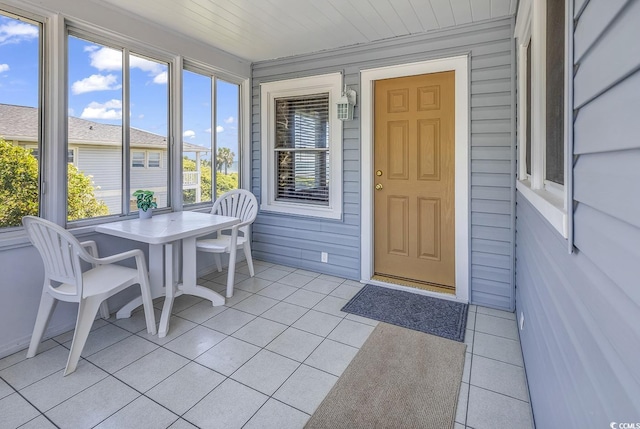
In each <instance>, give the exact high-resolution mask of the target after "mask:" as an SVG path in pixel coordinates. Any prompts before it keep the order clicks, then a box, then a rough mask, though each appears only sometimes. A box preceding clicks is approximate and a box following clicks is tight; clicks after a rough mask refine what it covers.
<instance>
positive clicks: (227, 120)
mask: <svg viewBox="0 0 640 429" xmlns="http://www.w3.org/2000/svg"><path fill="white" fill-rule="evenodd" d="M233 121H235V119H234V117H233V116H229V117H228V118H227V119H225V120H224V123H225V124H233Z"/></svg>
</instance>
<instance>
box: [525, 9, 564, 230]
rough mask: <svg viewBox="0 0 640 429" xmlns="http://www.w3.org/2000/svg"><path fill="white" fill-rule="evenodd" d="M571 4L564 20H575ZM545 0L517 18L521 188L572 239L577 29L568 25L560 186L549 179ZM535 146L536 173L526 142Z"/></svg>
mask: <svg viewBox="0 0 640 429" xmlns="http://www.w3.org/2000/svg"><path fill="white" fill-rule="evenodd" d="M569 3H571V2H570V1H569V2H565V5H566V6H565V8H566V10H565V23H568V22H569V20H571V19H572V18H571V17H572V11H571V8H570V6H569V5H568V4H569ZM546 9H547V6H546V2H544V1H542V2H539V1H532V0H522V1H521V2H520V6H519V7H518V16H517V20H516V26H515V31H514V37H515V38H516V39H517V56H518V109H517V115H518V140H519V144H518V180H517V182H516V188H517V190H518V191H519V192H520V193H521V194H522V196H523V197H524V198H526V199H527V200H528V201H529V202H530V203H531V204H532V205H533V206H534V207H535V208H536V209H537V210H538V211H539V212H540V213H541V214H542V215H543V216H544V217H545V218H546V219H547V220H548V221H549V222H550V223H551V225H553V227H554V228H555V229H556V230H557V231H558V232H559V233H560V234H562V236H563V237H565V238H567V237H568V229H569V226H568V217H567V205H568V202H569V201H570V199H569V194H568V193H569V191H570V186H569V185H568V183H569V177H568V176H569V175H570V168H571V164H570V162H569V161H570V157H571V155H570V154H569V153H568V152H569V150H568V148H569V144H568V141H569V136H570V135H571V130H570V129H571V127H572V121H571V120H570V119H569V118H571V115H572V112H571V109H572V105H571V103H570V99H571V79H570V74H569V70H571V69H572V67H571V64H572V63H573V61H572V54H571V45H572V43H571V40H572V37H573V35H572V31H570V26H569V25H567V24H565V85H564V86H565V89H564V91H565V97H564V98H565V134H564V147H565V163H564V183H565V185H560V184H558V183H553V182H550V181H547V180H546V179H545V171H546V170H545V162H546V92H545V88H546V27H547V10H546ZM531 41H533V49H532V51H531V61H532V64H531V67H530V70H531V104H530V105H531V134H530V135H531V142H527V141H526V135H527V129H526V127H527V121H526V118H527V99H526V94H527V91H526V89H527V88H526V85H527V49H528V47H529V43H530V42H531ZM529 144H530V145H531V174H530V175H529V174H528V173H527V166H526V153H527V145H529Z"/></svg>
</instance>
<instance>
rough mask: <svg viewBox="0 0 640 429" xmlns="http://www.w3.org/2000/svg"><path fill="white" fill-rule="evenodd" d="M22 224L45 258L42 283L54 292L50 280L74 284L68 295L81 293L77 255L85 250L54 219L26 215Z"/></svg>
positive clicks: (80, 268)
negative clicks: (51, 220) (73, 289)
mask: <svg viewBox="0 0 640 429" xmlns="http://www.w3.org/2000/svg"><path fill="white" fill-rule="evenodd" d="M22 224H23V225H24V227H25V229H26V230H27V234H28V235H29V240H30V241H31V243H33V245H34V247H35V248H36V249H37V250H38V252H39V253H40V256H41V257H42V261H43V262H44V270H45V283H46V284H47V286H49V288H50V289H51V290H52V291H53V292H56V293H60V291H56V289H55V286H54V285H52V284H51V281H54V282H59V283H67V284H71V285H75V287H76V288H75V291H65V292H64V293H63V294H64V295H68V296H73V295H77V296H78V297H80V296H82V266H81V264H80V255H84V254H85V253H86V251H85V250H84V249H83V248H82V246H81V245H80V243H79V242H78V240H77V239H76V238H75V237H74V236H73V234H71V233H70V232H69V231H67V230H66V229H64V228H62V227H61V226H59V225H56V224H55V223H53V222H50V221H48V220H45V219H41V218H39V217H35V216H25V217H23V218H22Z"/></svg>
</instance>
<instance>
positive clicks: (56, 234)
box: [22, 216, 156, 375]
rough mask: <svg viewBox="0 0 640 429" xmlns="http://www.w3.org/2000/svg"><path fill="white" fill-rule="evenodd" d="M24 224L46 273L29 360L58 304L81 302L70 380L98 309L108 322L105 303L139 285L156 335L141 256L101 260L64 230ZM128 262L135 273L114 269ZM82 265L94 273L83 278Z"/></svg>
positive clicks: (31, 219) (90, 244)
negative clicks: (127, 260) (123, 262)
mask: <svg viewBox="0 0 640 429" xmlns="http://www.w3.org/2000/svg"><path fill="white" fill-rule="evenodd" d="M22 223H23V225H24V226H25V229H26V230H27V233H28V234H29V239H30V240H31V243H33V245H34V246H35V248H36V249H38V252H40V256H41V257H42V261H43V262H44V270H45V276H44V286H43V290H42V297H41V298H40V308H39V309H38V316H37V317H36V324H35V327H34V328H33V334H32V336H31V344H30V345H29V351H28V352H27V358H31V357H34V356H35V355H36V354H37V352H38V346H39V345H40V341H41V340H42V336H43V335H44V331H45V328H46V327H47V324H48V323H49V319H50V318H51V315H52V314H53V310H54V309H55V306H56V304H57V301H56V300H60V301H67V302H77V303H78V304H79V305H78V318H77V321H76V329H75V332H74V334H73V342H72V343H71V350H70V351H69V358H68V360H67V366H66V369H65V372H64V375H68V374H71V373H72V372H73V371H75V370H76V366H77V365H78V361H79V360H80V355H81V353H82V349H83V348H84V345H85V343H86V341H87V337H88V336H89V331H90V330H91V326H92V325H93V321H94V319H95V318H96V314H97V312H98V308H100V314H101V316H102V317H103V318H105V319H106V318H108V317H109V309H108V307H107V302H106V299H107V298H109V297H110V296H112V295H115V294H116V293H118V292H120V291H121V290H123V289H125V288H127V287H129V286H132V285H135V284H139V285H140V290H141V292H142V303H143V306H144V314H145V319H146V323H147V332H149V333H150V334H155V333H156V320H155V316H154V313H153V304H152V302H151V292H150V290H149V277H148V273H147V266H146V263H145V260H144V253H142V250H140V249H135V250H130V251H128V252H123V253H119V254H117V255H113V256H108V257H106V258H98V248H97V246H96V243H95V242H94V241H85V242H82V243H80V242H78V240H77V239H76V238H75V237H74V236H73V234H71V233H70V232H68V231H67V230H65V229H64V228H62V227H60V226H58V225H56V224H54V223H52V222H49V221H47V220H44V219H41V218H38V217H35V216H25V217H23V218H22ZM129 258H135V262H136V268H128V267H124V266H121V265H116V264H114V262H118V261H122V260H125V259H129ZM81 260H82V261H86V262H88V263H89V264H91V268H89V269H87V270H86V271H85V272H82V263H81Z"/></svg>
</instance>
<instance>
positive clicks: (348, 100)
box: [337, 85, 356, 121]
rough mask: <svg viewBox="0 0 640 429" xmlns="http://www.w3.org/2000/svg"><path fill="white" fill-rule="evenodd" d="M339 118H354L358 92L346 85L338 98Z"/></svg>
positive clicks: (348, 119) (350, 119)
mask: <svg viewBox="0 0 640 429" xmlns="http://www.w3.org/2000/svg"><path fill="white" fill-rule="evenodd" d="M337 104H338V119H340V120H341V121H352V120H353V107H354V106H355V105H356V92H355V91H354V90H353V89H347V85H345V86H344V91H342V97H340V100H338V103H337Z"/></svg>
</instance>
